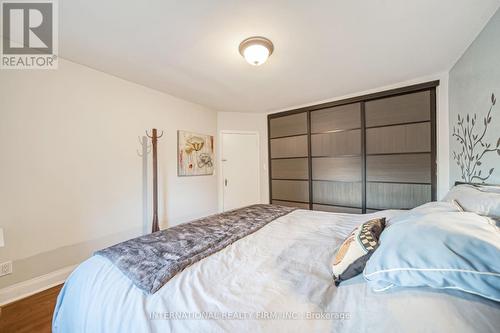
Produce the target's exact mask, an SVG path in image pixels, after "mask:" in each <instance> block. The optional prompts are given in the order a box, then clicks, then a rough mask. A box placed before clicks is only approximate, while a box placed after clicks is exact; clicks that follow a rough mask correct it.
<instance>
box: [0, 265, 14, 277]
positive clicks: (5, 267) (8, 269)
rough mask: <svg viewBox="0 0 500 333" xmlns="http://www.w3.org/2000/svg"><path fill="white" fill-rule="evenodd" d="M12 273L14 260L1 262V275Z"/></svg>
mask: <svg viewBox="0 0 500 333" xmlns="http://www.w3.org/2000/svg"><path fill="white" fill-rule="evenodd" d="M8 274H12V261H7V262H4V263H1V264H0V276H4V275H8Z"/></svg>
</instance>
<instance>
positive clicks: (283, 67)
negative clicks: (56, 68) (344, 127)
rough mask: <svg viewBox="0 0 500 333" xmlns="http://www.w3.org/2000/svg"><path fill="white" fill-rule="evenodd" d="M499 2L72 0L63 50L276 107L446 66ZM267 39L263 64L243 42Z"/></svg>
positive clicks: (99, 65) (201, 93)
mask: <svg viewBox="0 0 500 333" xmlns="http://www.w3.org/2000/svg"><path fill="white" fill-rule="evenodd" d="M499 4H500V0H439V1H436V0H315V1H306V0H281V1H278V0H275V1H272V0H267V1H266V0H247V1H243V0H212V1H208V0H205V1H204V0H198V1H195V0H191V1H186V0H184V1H182V0H178V1H174V0H142V1H137V0H136V1H124V0H106V1H103V0H85V1H81V0H80V1H77V0H70V1H68V0H65V1H59V6H60V12H61V14H60V29H59V31H60V32H59V33H60V41H59V45H60V54H61V56H62V57H63V58H66V59H69V60H72V61H75V62H78V63H81V64H84V65H87V66H89V67H92V68H95V69H98V70H101V71H103V72H107V73H110V74H113V75H116V76H118V77H122V78H124V79H127V80H130V81H133V82H137V83H139V84H142V85H145V86H148V87H151V88H154V89H157V90H160V91H164V92H166V93H169V94H172V95H174V96H177V97H181V98H184V99H187V100H190V101H193V102H197V103H199V104H202V105H206V106H208V107H211V108H213V109H216V110H218V111H238V112H268V111H274V110H279V109H284V108H287V107H292V106H295V105H301V104H306V103H312V102H315V101H320V100H325V99H331V98H334V97H336V96H341V95H346V94H350V93H354V92H359V91H364V90H368V89H373V88H377V87H381V86H384V85H389V84H393V83H396V82H402V81H406V80H411V79H414V78H417V77H422V76H426V75H430V74H434V73H437V72H442V71H447V70H449V69H450V67H451V66H452V65H453V64H454V63H455V61H456V60H457V59H458V58H459V57H460V55H461V54H462V53H463V52H464V51H465V49H466V48H467V46H468V45H469V44H470V43H471V42H472V41H473V40H474V38H475V37H476V36H477V34H478V33H479V32H480V31H481V29H482V28H483V27H484V25H485V24H486V23H487V21H488V20H489V18H490V17H491V16H492V15H493V14H494V12H495V11H496V9H497V8H498V7H499ZM253 35H262V36H265V37H267V38H270V39H271V40H272V41H273V43H274V45H275V51H274V53H273V55H272V56H271V58H270V59H269V60H268V62H267V63H265V64H264V65H262V66H260V67H253V66H250V65H248V64H247V63H246V62H245V61H244V59H243V58H242V57H241V56H240V55H239V53H238V45H239V43H240V41H242V40H243V39H245V38H246V37H249V36H253Z"/></svg>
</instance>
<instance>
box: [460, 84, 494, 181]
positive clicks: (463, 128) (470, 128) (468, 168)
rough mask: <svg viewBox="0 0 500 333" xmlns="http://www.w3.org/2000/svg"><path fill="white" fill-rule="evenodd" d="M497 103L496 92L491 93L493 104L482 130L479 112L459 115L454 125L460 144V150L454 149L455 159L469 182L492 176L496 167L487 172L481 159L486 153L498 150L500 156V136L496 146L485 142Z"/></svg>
mask: <svg viewBox="0 0 500 333" xmlns="http://www.w3.org/2000/svg"><path fill="white" fill-rule="evenodd" d="M495 104H496V97H495V94H491V105H490V109H489V111H488V114H487V115H486V116H485V117H484V119H483V126H484V128H483V129H482V130H479V128H478V127H479V126H478V127H476V126H477V125H478V121H477V114H475V113H474V115H473V116H470V115H469V114H468V113H467V115H466V116H465V117H464V116H462V117H460V114H459V115H458V122H457V125H456V126H453V134H452V136H453V137H455V139H456V140H457V142H458V143H459V144H460V148H461V150H460V148H459V150H460V151H453V159H454V160H455V162H456V163H457V165H458V166H459V167H460V171H461V173H462V180H464V181H465V182H467V183H472V182H474V181H476V182H483V183H484V182H485V181H486V180H487V179H488V178H490V177H491V175H492V174H493V171H494V170H495V168H491V169H489V170H488V171H486V172H485V173H483V170H484V169H482V168H483V167H484V166H483V162H482V161H481V159H482V158H483V156H484V155H486V154H489V153H492V152H496V153H497V154H498V155H499V156H500V137H499V138H498V140H497V142H496V146H493V147H492V144H491V143H487V142H485V135H486V132H487V131H488V127H489V126H490V124H491V120H492V115H491V112H492V111H493V108H494V106H495Z"/></svg>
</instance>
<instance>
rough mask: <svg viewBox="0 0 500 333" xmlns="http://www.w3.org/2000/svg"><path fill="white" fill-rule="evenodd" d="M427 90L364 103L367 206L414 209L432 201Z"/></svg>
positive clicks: (430, 96)
mask: <svg viewBox="0 0 500 333" xmlns="http://www.w3.org/2000/svg"><path fill="white" fill-rule="evenodd" d="M433 98H434V94H433V91H432V90H426V91H421V92H416V93H410V94H404V95H398V96H394V97H388V98H381V99H376V100H372V101H367V102H366V103H365V119H366V123H365V125H366V208H367V211H368V212H371V211H374V210H381V209H389V208H403V209H408V208H413V207H415V206H418V205H421V204H423V203H426V202H429V201H431V200H432V183H433V177H432V174H433V163H434V161H433V151H432V147H433V143H432V142H431V141H432V140H433V139H432V138H433V137H432V132H433V120H432V119H433V117H434V114H433V113H434V110H433V106H434V104H433V103H434V102H433V101H432V99H433Z"/></svg>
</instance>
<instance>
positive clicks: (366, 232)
mask: <svg viewBox="0 0 500 333" xmlns="http://www.w3.org/2000/svg"><path fill="white" fill-rule="evenodd" d="M384 228H385V217H382V218H376V219H373V220H370V221H368V222H365V223H363V224H362V225H360V226H358V227H356V228H355V229H354V230H353V231H352V232H351V234H350V235H349V237H347V238H346V239H345V240H344V242H343V243H342V245H340V247H339V248H338V250H337V254H336V255H335V258H334V260H333V263H332V266H333V279H334V281H335V285H336V286H338V285H339V284H340V283H341V282H342V281H345V280H348V279H350V278H352V277H355V276H356V275H358V274H360V273H361V272H363V269H364V268H365V265H366V262H367V261H368V259H370V256H371V255H372V253H373V252H374V251H375V249H376V248H377V247H378V244H379V243H378V241H379V238H380V235H381V234H382V231H383V230H384Z"/></svg>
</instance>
